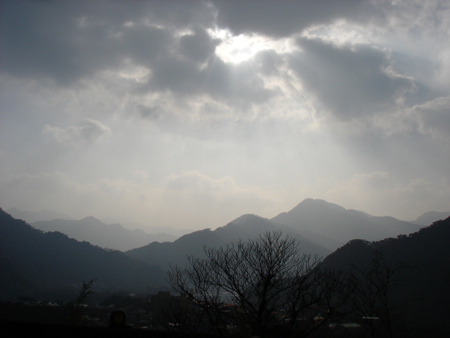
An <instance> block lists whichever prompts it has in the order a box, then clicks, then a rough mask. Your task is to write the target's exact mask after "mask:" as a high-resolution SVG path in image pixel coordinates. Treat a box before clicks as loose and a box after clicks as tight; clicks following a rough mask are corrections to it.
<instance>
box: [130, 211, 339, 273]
mask: <svg viewBox="0 0 450 338" xmlns="http://www.w3.org/2000/svg"><path fill="white" fill-rule="evenodd" d="M265 231H282V232H283V234H285V235H290V236H292V237H294V238H296V239H297V240H299V241H300V243H301V249H302V251H303V252H305V253H314V254H318V255H320V256H324V255H326V254H328V253H330V252H331V251H330V250H328V249H326V248H324V247H322V246H320V245H318V244H316V243H314V242H311V241H309V240H308V239H307V238H304V237H302V236H301V235H300V234H299V233H298V232H296V231H295V230H294V229H292V228H290V227H287V226H284V225H280V224H275V223H273V222H271V221H270V220H268V219H265V218H262V217H259V216H255V215H243V216H241V217H239V218H237V219H236V220H234V221H233V222H231V223H228V224H227V225H225V226H223V227H220V228H217V229H216V230H214V231H211V230H210V229H205V230H200V231H196V232H193V233H191V234H187V235H184V236H182V237H180V238H179V239H177V240H176V241H174V242H173V243H157V242H153V243H150V244H148V245H146V246H144V247H142V248H137V249H133V250H129V251H127V252H125V254H126V255H128V256H130V257H132V258H135V259H138V260H141V261H143V262H146V263H149V264H157V265H160V266H161V267H162V268H163V269H168V268H169V265H185V264H186V263H187V259H186V257H187V256H188V255H194V256H195V257H198V258H203V257H205V255H204V251H203V247H204V246H208V247H222V246H225V245H227V244H231V243H236V242H238V241H239V239H241V240H243V241H245V240H247V239H250V238H255V237H257V236H259V235H260V234H263V233H264V232H265Z"/></svg>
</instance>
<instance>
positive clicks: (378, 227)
mask: <svg viewBox="0 0 450 338" xmlns="http://www.w3.org/2000/svg"><path fill="white" fill-rule="evenodd" d="M271 221H272V222H274V223H277V224H282V225H286V226H290V227H291V228H293V229H295V230H296V231H297V232H298V233H300V234H301V235H302V236H304V237H305V238H308V239H309V240H311V241H314V242H316V243H320V244H321V245H323V246H325V247H326V248H328V249H330V250H335V249H336V248H338V247H339V246H342V245H344V244H345V243H346V242H348V241H349V240H351V239H355V238H360V239H366V240H369V241H376V240H381V239H384V238H387V237H396V236H397V235H400V234H409V233H411V232H414V231H417V230H419V229H420V228H421V226H420V225H417V224H413V223H409V222H404V221H400V220H398V219H396V218H393V217H376V216H371V215H368V214H366V213H364V212H361V211H356V210H347V209H345V208H343V207H341V206H339V205H337V204H333V203H328V202H326V201H323V200H313V199H310V198H309V199H305V200H304V201H303V202H301V203H300V204H299V205H297V206H296V207H295V208H293V209H292V210H290V211H289V212H284V213H281V214H279V215H277V216H275V217H274V218H272V219H271Z"/></svg>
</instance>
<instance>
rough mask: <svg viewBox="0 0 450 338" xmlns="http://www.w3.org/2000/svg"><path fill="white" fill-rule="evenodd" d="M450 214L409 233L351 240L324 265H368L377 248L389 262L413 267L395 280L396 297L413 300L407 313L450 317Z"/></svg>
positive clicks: (430, 318) (442, 318) (344, 267)
mask: <svg viewBox="0 0 450 338" xmlns="http://www.w3.org/2000/svg"><path fill="white" fill-rule="evenodd" d="M449 243H450V217H449V218H447V219H445V220H441V221H437V222H434V223H433V224H432V225H430V226H428V227H425V228H422V229H420V230H419V231H418V232H415V233H413V234H410V235H408V236H405V235H400V236H398V237H397V238H388V239H384V240H382V241H377V242H368V241H363V240H352V241H350V242H348V243H347V244H345V245H344V246H343V247H341V248H339V249H338V250H336V251H335V252H333V253H332V254H330V255H329V256H327V257H326V258H325V260H324V261H323V264H322V266H323V267H325V268H334V269H340V270H344V271H347V270H349V269H350V267H351V266H352V265H353V266H356V267H357V268H360V269H365V268H366V267H367V266H369V264H370V261H371V257H372V255H373V253H374V252H375V250H377V251H380V252H382V253H383V255H384V256H385V257H386V259H387V261H389V262H394V263H395V262H399V263H404V264H406V265H408V266H409V267H410V268H408V269H406V270H404V271H402V273H401V274H399V275H398V279H397V280H396V283H397V284H398V285H403V286H404V288H400V289H399V290H398V291H396V294H395V296H397V297H399V298H401V300H404V301H411V302H410V304H409V305H408V307H407V308H406V309H405V311H406V312H405V313H407V314H408V315H409V316H411V317H412V318H413V319H414V320H421V321H430V322H433V321H441V322H442V323H445V322H446V321H448V317H449V316H450V310H449V307H448V304H449V303H450V288H449V285H450V245H449Z"/></svg>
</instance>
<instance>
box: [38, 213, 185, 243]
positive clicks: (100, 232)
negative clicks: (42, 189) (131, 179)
mask: <svg viewBox="0 0 450 338" xmlns="http://www.w3.org/2000/svg"><path fill="white" fill-rule="evenodd" d="M31 226H33V227H34V228H36V229H39V230H42V231H59V232H62V233H63V234H66V235H67V236H69V237H70V238H74V239H77V240H79V241H87V242H89V243H91V244H94V245H98V246H100V247H102V248H110V249H115V250H121V251H126V250H131V249H134V248H138V247H141V246H143V245H146V244H148V243H151V242H154V241H158V242H168V241H173V240H175V239H176V238H177V237H176V236H172V235H169V234H166V233H160V234H156V235H151V234H148V233H146V232H144V231H143V230H140V229H136V230H129V229H125V228H124V227H122V226H121V225H120V224H117V223H116V224H108V225H107V224H104V223H103V222H102V221H100V220H98V219H96V218H95V217H92V216H91V217H85V218H83V219H81V220H79V221H73V220H63V219H55V220H52V221H46V222H44V221H41V222H34V223H31Z"/></svg>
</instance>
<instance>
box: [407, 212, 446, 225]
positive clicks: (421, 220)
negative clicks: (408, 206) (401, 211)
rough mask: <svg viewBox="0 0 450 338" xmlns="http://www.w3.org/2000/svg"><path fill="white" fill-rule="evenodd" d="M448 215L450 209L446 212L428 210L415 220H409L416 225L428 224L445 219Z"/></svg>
mask: <svg viewBox="0 0 450 338" xmlns="http://www.w3.org/2000/svg"><path fill="white" fill-rule="evenodd" d="M449 216H450V211H446V212H437V211H428V212H426V213H424V214H423V215H422V216H419V217H417V219H416V220H415V221H411V223H414V224H418V225H428V224H431V223H433V222H436V221H438V220H443V219H446V218H447V217H449Z"/></svg>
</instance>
